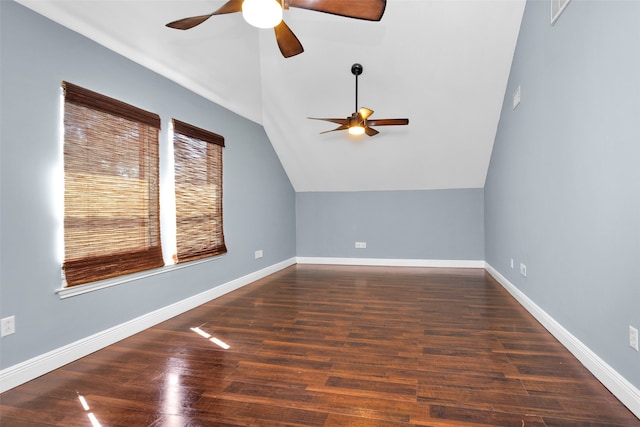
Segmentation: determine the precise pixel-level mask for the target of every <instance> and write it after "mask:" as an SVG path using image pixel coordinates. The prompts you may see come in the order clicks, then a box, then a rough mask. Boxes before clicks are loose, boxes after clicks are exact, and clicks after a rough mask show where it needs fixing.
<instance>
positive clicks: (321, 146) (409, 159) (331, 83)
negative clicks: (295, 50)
mask: <svg viewBox="0 0 640 427" xmlns="http://www.w3.org/2000/svg"><path fill="white" fill-rule="evenodd" d="M18 1H19V3H21V4H23V5H25V6H27V7H29V8H31V9H33V10H35V11H36V12H39V13H41V14H43V15H45V16H47V17H49V18H50V19H52V20H54V21H57V22H59V23H60V24H62V25H64V26H66V27H68V28H70V29H72V30H74V31H77V32H79V33H81V34H83V35H85V36H87V37H89V38H91V39H93V40H95V41H96V42H98V43H100V44H102V45H104V46H106V47H108V48H110V49H112V50H114V51H116V52H118V53H120V54H122V55H124V56H126V57H128V58H130V59H132V60H134V61H136V62H138V63H140V64H142V65H144V66H146V67H147V68H149V69H151V70H154V71H156V72H158V73H159V74H162V75H164V76H165V77H168V78H170V79H172V80H174V81H176V82H177V83H179V84H181V85H183V86H185V87H187V88H188V89H191V90H192V91H194V92H197V93H199V94H200V95H202V96H204V97H206V98H208V99H210V100H212V101H214V102H216V103H218V104H220V105H222V106H224V107H226V108H228V109H230V110H232V111H234V112H236V113H238V114H240V115H242V116H244V117H246V118H248V119H251V120H253V121H255V122H257V123H261V124H262V125H263V126H264V128H265V131H266V133H267V135H268V136H269V139H270V140H271V143H272V144H273V147H274V148H275V150H276V152H277V154H278V156H279V157H280V160H281V162H282V164H283V166H284V168H285V170H286V172H287V174H288V176H289V178H290V180H291V182H292V184H293V186H294V188H295V190H296V191H360V190H364V191H368V190H410V189H446V188H480V187H483V186H484V182H485V177H486V173H487V168H488V165H489V158H490V156H491V149H492V146H493V140H494V137H495V132H496V128H497V125H498V120H499V116H500V109H501V106H502V101H503V97H504V95H505V88H506V83H507V78H508V74H509V69H510V67H511V61H512V58H513V52H514V49H515V44H516V40H517V36H518V31H519V28H520V22H521V19H522V13H523V10H524V4H525V0H388V1H387V7H386V10H385V14H384V16H383V18H382V20H381V21H380V22H368V21H360V20H355V19H348V18H343V17H339V16H333V15H329V14H324V13H319V12H313V11H308V10H303V9H295V8H291V9H289V10H287V11H285V15H284V19H285V22H286V23H287V25H288V26H289V27H290V28H291V29H292V30H293V31H294V33H295V34H296V35H297V36H298V38H299V39H300V41H301V43H302V45H303V46H304V49H305V52H304V53H302V54H300V55H298V56H294V57H292V58H288V59H285V58H283V57H282V55H281V54H280V52H279V50H278V48H277V45H276V42H275V37H274V34H273V30H258V29H256V28H253V27H251V26H249V25H248V24H246V23H245V22H244V20H243V18H242V16H241V14H239V13H234V14H229V15H219V16H214V17H212V18H210V19H209V20H208V21H206V22H205V23H203V24H201V25H200V26H198V27H195V28H193V29H191V30H188V31H180V30H174V29H170V28H167V27H165V25H164V24H166V23H167V22H170V21H173V20H176V19H179V18H184V17H187V16H193V15H203V14H208V13H211V12H213V11H214V10H215V9H217V8H218V7H219V6H221V5H222V4H224V3H225V1H226V0H127V1H124V0H46V1H45V0H18ZM344 1H349V0H344ZM356 62H357V63H360V64H362V65H363V67H364V72H363V74H362V75H361V76H360V77H359V80H358V84H359V86H358V91H359V96H358V98H359V106H364V107H368V108H370V109H372V110H374V111H375V113H374V115H373V117H372V118H374V119H376V118H377V119H380V118H405V117H406V118H409V119H410V123H409V125H408V126H385V127H378V128H377V130H378V131H380V134H378V135H376V136H374V137H368V136H366V135H363V136H360V137H353V136H350V135H348V134H347V132H346V131H341V132H331V133H328V134H323V135H320V132H322V131H325V130H329V129H333V128H335V127H337V125H335V124H333V123H328V122H322V121H315V120H308V119H307V117H339V118H346V117H347V116H349V115H350V114H351V113H352V112H353V111H354V108H355V77H354V76H353V75H352V74H351V65H352V64H353V63H356ZM210 130H212V131H214V132H215V129H210Z"/></svg>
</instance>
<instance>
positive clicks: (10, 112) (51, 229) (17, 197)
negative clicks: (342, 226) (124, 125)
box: [0, 1, 295, 368]
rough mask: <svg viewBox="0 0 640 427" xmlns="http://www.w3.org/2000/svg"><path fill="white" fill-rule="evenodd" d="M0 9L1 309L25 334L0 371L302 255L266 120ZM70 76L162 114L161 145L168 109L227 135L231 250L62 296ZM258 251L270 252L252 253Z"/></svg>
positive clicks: (6, 340) (5, 343)
mask: <svg viewBox="0 0 640 427" xmlns="http://www.w3.org/2000/svg"><path fill="white" fill-rule="evenodd" d="M0 7H1V20H2V21H1V31H2V33H1V43H2V45H1V55H2V56H1V62H2V75H1V81H0V83H1V84H0V86H1V91H2V92H1V104H0V107H1V110H2V118H1V123H0V128H1V134H0V138H1V152H0V153H1V200H0V202H1V207H2V209H1V218H0V226H1V246H0V250H1V261H0V262H1V272H0V280H1V281H0V300H1V302H0V316H1V317H6V316H10V315H15V316H16V333H15V334H14V335H9V336H6V337H3V338H2V341H1V344H2V346H1V351H0V368H6V367H8V366H12V365H14V364H16V363H18V362H21V361H24V360H27V359H29V358H31V357H34V356H37V355H39V354H42V353H45V352H47V351H50V350H53V349H56V348H59V347H61V346H63V345H65V344H68V343H71V342H74V341H76V340H78V339H81V338H84V337H87V336H89V335H92V334H94V333H97V332H100V331H103V330H105V329H107V328H110V327H112V326H115V325H118V324H121V323H123V322H125V321H127V320H129V319H132V318H135V317H138V316H140V315H143V314H145V313H148V312H150V311H153V310H155V309H158V308H161V307H164V306H167V305H169V304H171V303H174V302H176V301H180V300H182V299H185V298H187V297H189V296H192V295H195V294H198V293H200V292H203V291H205V290H207V289H210V288H213V287H215V286H216V285H220V284H223V283H226V282H228V281H230V280H233V279H236V278H239V277H242V276H244V275H246V274H249V273H252V272H254V271H257V270H260V269H262V268H265V267H267V266H270V265H273V264H276V263H278V262H280V261H283V260H286V259H289V258H291V257H294V256H295V194H294V191H293V187H292V186H291V184H290V182H289V180H288V178H287V176H286V174H285V172H284V170H283V168H282V166H281V164H280V162H279V160H278V158H277V156H276V154H275V152H274V151H273V149H272V147H271V144H270V142H269V140H268V139H267V137H266V135H265V133H264V130H263V128H262V127H261V126H259V125H257V124H255V123H253V122H251V121H248V120H246V119H244V118H242V117H240V116H238V115H236V114H234V113H231V112H229V111H228V110H225V109H224V108H221V107H220V106H218V105H215V104H213V103H211V102H209V101H207V100H205V99H203V98H201V97H199V96H196V95H195V94H193V93H191V92H189V91H187V90H185V89H184V88H182V87H180V86H178V85H176V84H174V83H172V82H170V81H168V80H166V79H164V78H162V77H160V76H158V75H157V74H154V73H152V72H150V71H148V70H147V69H144V68H142V67H140V66H139V65H136V64H134V63H133V62H131V61H128V60H127V59H125V58H123V57H122V56H119V55H117V54H115V53H113V52H111V51H109V50H107V49H105V48H103V47H101V46H99V45H97V44H95V43H94V42H92V41H90V40H89V39H87V38H84V37H82V36H80V35H78V34H76V33H74V32H71V31H69V30H67V29H65V28H64V27H61V26H59V25H57V24H55V23H54V22H52V21H50V20H47V19H45V18H43V17H41V16H40V15H37V14H35V13H33V12H31V11H29V10H28V9H26V8H24V7H23V6H21V5H18V4H16V3H14V2H9V1H1V2H0ZM62 80H67V81H70V82H72V83H76V84H79V85H81V86H84V87H86V88H88V89H91V90H94V91H97V92H100V93H103V94H105V95H108V96H111V97H114V98H117V99H120V100H123V101H125V102H128V103H130V104H133V105H135V106H138V107H141V108H144V109H146V110H149V111H152V112H156V113H158V114H160V116H161V117H162V121H163V123H162V125H163V130H162V131H161V149H162V148H163V147H164V149H166V147H167V132H166V131H167V129H168V123H169V120H170V118H171V117H175V118H177V119H180V120H183V121H186V122H189V123H191V124H194V125H196V126H200V127H202V128H204V129H208V130H211V131H213V132H216V133H218V134H221V135H223V136H224V137H225V139H226V145H227V147H226V148H225V149H224V176H223V182H224V231H225V238H226V243H227V247H228V250H229V252H228V254H226V255H224V256H222V257H220V258H219V259H217V260H215V261H212V262H208V263H204V264H200V265H197V266H192V267H188V268H185V269H181V270H176V271H171V272H167V273H164V274H160V275H156V276H153V277H149V278H145V279H141V280H138V281H135V282H131V283H126V284H122V285H119V286H115V287H112V288H108V289H103V290H100V291H95V292H91V293H88V294H84V295H80V296H76V297H72V298H68V299H65V300H61V299H60V298H59V297H58V296H57V295H56V294H55V293H54V290H55V289H57V288H59V287H60V265H59V260H58V256H57V255H56V235H55V233H56V229H57V220H56V217H55V215H54V203H55V202H56V201H57V200H59V197H60V196H59V193H54V190H55V188H56V182H55V180H53V177H54V170H55V168H56V162H57V159H59V158H60V152H59V149H60V145H59V135H60V134H59V126H60V83H61V82H62ZM58 184H59V183H58ZM258 249H263V250H264V258H262V259H259V260H255V259H254V251H256V250H258Z"/></svg>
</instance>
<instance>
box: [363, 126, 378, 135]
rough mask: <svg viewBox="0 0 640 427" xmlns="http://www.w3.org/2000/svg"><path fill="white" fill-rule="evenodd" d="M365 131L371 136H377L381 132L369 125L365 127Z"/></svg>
mask: <svg viewBox="0 0 640 427" xmlns="http://www.w3.org/2000/svg"><path fill="white" fill-rule="evenodd" d="M364 133H366V134H367V135H369V136H375V135H377V134H379V133H380V132H378V131H377V130H375V129H374V128H372V127H369V126H367V127H365V128H364Z"/></svg>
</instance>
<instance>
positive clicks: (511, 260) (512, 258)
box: [511, 258, 513, 268]
mask: <svg viewBox="0 0 640 427" xmlns="http://www.w3.org/2000/svg"><path fill="white" fill-rule="evenodd" d="M511 268H513V258H511Z"/></svg>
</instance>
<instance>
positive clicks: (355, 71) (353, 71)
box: [351, 64, 363, 112]
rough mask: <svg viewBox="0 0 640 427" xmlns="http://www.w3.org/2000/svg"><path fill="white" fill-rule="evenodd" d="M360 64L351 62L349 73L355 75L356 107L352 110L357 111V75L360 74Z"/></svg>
mask: <svg viewBox="0 0 640 427" xmlns="http://www.w3.org/2000/svg"><path fill="white" fill-rule="evenodd" d="M362 70H363V68H362V65H360V64H353V65H352V66H351V74H353V75H354V76H356V109H355V110H354V111H356V112H357V111H358V76H359V75H360V74H362Z"/></svg>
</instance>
